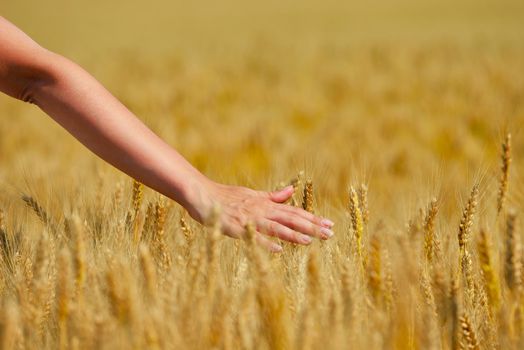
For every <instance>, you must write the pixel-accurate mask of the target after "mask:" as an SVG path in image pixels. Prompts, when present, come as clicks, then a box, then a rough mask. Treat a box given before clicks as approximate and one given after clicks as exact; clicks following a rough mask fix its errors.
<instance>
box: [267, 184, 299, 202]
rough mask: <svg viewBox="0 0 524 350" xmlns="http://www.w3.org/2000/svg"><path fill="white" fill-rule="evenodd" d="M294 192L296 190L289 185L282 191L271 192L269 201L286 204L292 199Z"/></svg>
mask: <svg viewBox="0 0 524 350" xmlns="http://www.w3.org/2000/svg"><path fill="white" fill-rule="evenodd" d="M293 192H295V189H294V188H293V186H292V185H289V186H287V187H284V188H283V189H281V190H277V191H273V192H269V199H271V200H272V201H273V202H276V203H284V202H285V201H287V200H288V199H289V198H291V196H292V195H293Z"/></svg>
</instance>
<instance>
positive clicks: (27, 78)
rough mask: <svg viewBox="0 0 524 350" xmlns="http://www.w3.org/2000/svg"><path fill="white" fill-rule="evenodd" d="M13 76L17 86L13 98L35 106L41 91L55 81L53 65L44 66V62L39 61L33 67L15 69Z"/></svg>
mask: <svg viewBox="0 0 524 350" xmlns="http://www.w3.org/2000/svg"><path fill="white" fill-rule="evenodd" d="M14 76H15V79H14V80H16V83H15V85H17V89H16V92H15V96H14V97H15V98H17V99H19V100H20V101H23V102H27V103H31V104H35V105H38V101H39V97H40V95H41V92H42V89H43V88H44V87H46V86H49V85H51V84H53V83H54V82H55V80H56V74H55V71H54V68H53V65H52V64H46V62H45V60H40V61H39V64H35V65H33V66H29V67H21V68H19V69H17V72H16V74H14Z"/></svg>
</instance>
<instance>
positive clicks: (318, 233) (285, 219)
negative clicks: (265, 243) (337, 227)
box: [269, 212, 333, 239]
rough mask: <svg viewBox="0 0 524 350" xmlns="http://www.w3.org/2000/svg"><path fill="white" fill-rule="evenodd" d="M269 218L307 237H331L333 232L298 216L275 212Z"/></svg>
mask: <svg viewBox="0 0 524 350" xmlns="http://www.w3.org/2000/svg"><path fill="white" fill-rule="evenodd" d="M269 218H270V219H271V220H274V221H276V222H279V223H280V224H282V225H285V226H287V227H289V228H290V229H292V230H295V231H299V232H301V233H303V234H306V235H309V236H313V237H318V238H321V239H328V238H331V237H333V231H331V230H330V229H329V228H327V227H323V226H319V225H316V224H315V223H313V222H311V221H309V220H306V219H304V218H303V217H300V216H298V215H292V214H289V213H286V212H275V213H274V215H273V216H271V217H269Z"/></svg>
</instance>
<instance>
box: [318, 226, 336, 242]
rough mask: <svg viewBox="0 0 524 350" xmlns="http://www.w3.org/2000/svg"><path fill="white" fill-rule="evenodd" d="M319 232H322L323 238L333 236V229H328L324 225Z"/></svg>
mask: <svg viewBox="0 0 524 350" xmlns="http://www.w3.org/2000/svg"><path fill="white" fill-rule="evenodd" d="M320 233H322V236H324V238H326V239H328V238H331V237H333V231H331V230H330V229H327V228H325V227H322V228H321V229H320Z"/></svg>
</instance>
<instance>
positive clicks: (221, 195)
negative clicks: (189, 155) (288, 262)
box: [0, 16, 333, 251]
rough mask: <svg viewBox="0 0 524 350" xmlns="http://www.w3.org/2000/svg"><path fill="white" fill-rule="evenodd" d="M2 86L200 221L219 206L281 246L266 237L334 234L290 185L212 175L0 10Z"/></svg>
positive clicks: (240, 225)
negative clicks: (234, 182) (247, 183)
mask: <svg viewBox="0 0 524 350" xmlns="http://www.w3.org/2000/svg"><path fill="white" fill-rule="evenodd" d="M0 91H2V92H4V93H6V94H7V95H9V96H12V97H14V98H17V99H19V100H22V101H25V102H29V103H33V104H35V105H37V106H38V107H39V108H40V109H42V110H43V111H44V112H45V113H46V114H48V115H49V116H51V117H52V118H53V119H54V120H55V121H56V122H57V123H58V124H60V125H61V126H62V127H63V128H65V129H66V130H67V131H68V132H69V133H71V134H72V135H73V136H74V137H75V138H76V139H78V140H79V141H80V142H81V143H82V144H84V145H85V146H86V147H87V148H89V149H90V150H91V151H92V152H93V153H95V154H96V155H98V156H99V157H100V158H102V159H104V160H105V161H106V162H108V163H110V164H111V165H113V166H114V167H116V168H118V169H120V170H121V171H123V172H125V173H126V174H128V175H130V176H131V177H133V178H135V179H136V180H138V181H140V182H142V183H143V184H145V185H146V186H148V187H150V188H152V189H154V190H156V191H158V192H160V193H162V194H164V195H165V196H167V197H169V198H171V199H173V200H175V201H176V202H178V203H179V204H181V205H182V206H183V207H184V208H186V210H187V211H188V213H189V214H190V215H191V217H193V218H194V219H195V220H197V221H199V222H200V223H203V224H206V223H208V222H209V221H210V220H211V217H212V216H213V211H214V210H215V208H218V213H219V214H218V215H219V221H220V224H221V227H222V231H223V233H224V234H226V235H228V236H231V237H234V238H241V237H242V236H243V235H244V234H245V225H246V224H247V223H248V222H251V223H253V224H254V226H255V228H256V230H257V235H256V239H257V241H258V242H259V243H260V244H261V245H263V246H265V247H266V248H268V249H270V250H272V251H280V250H281V249H282V248H281V246H280V245H278V244H277V243H275V242H274V241H272V240H271V239H268V236H274V237H278V238H280V239H281V240H285V241H289V242H294V243H299V244H309V243H311V241H312V237H316V238H320V239H328V238H329V237H331V236H332V235H333V232H332V231H331V227H332V226H333V222H331V221H330V220H328V219H323V218H321V217H318V216H315V215H313V214H311V213H309V212H307V211H305V210H302V209H300V208H296V207H293V206H289V205H286V204H284V202H286V201H287V200H288V199H289V198H290V197H291V196H292V195H293V187H292V186H288V187H286V188H284V189H282V190H279V191H274V192H264V191H256V190H253V189H249V188H245V187H239V186H229V185H224V184H219V183H217V182H214V181H212V180H211V179H209V178H207V177H206V176H204V175H203V174H202V173H200V172H199V171H198V170H197V169H196V168H195V167H193V166H192V165H191V164H190V163H189V162H188V161H187V160H186V159H185V158H184V157H183V156H182V155H180V154H179V153H178V152H177V151H176V150H175V149H174V148H172V147H171V146H170V145H169V144H167V143H166V142H164V141H163V140H162V139H161V138H160V137H158V136H157V135H156V134H155V133H153V132H152V131H151V130H150V129H149V128H148V127H147V126H146V125H145V124H144V123H142V122H141V121H140V119H138V118H137V117H136V116H135V115H134V114H133V113H132V112H131V111H129V110H128V109H127V108H126V107H125V106H124V105H123V104H122V103H120V102H119V101H118V100H117V99H116V98H115V97H114V96H113V95H112V94H111V93H110V92H109V91H107V90H106V89H105V88H104V87H103V86H102V84H100V83H99V82H98V81H97V80H96V79H95V78H93V77H92V76H91V75H90V74H89V73H87V72H86V71H85V70H84V69H82V68H81V67H80V66H79V65H77V64H76V63H74V62H72V61H71V60H69V59H67V58H65V57H63V56H61V55H59V54H56V53H53V52H51V51H49V50H47V49H45V48H43V47H41V46H40V45H38V44H37V43H36V42H35V41H33V40H32V39H31V38H30V37H29V36H27V35H26V34H25V33H23V32H22V31H21V30H20V29H18V28H17V27H16V26H15V25H13V24H12V23H10V22H9V21H7V20H6V19H4V18H3V17H1V16H0Z"/></svg>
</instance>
